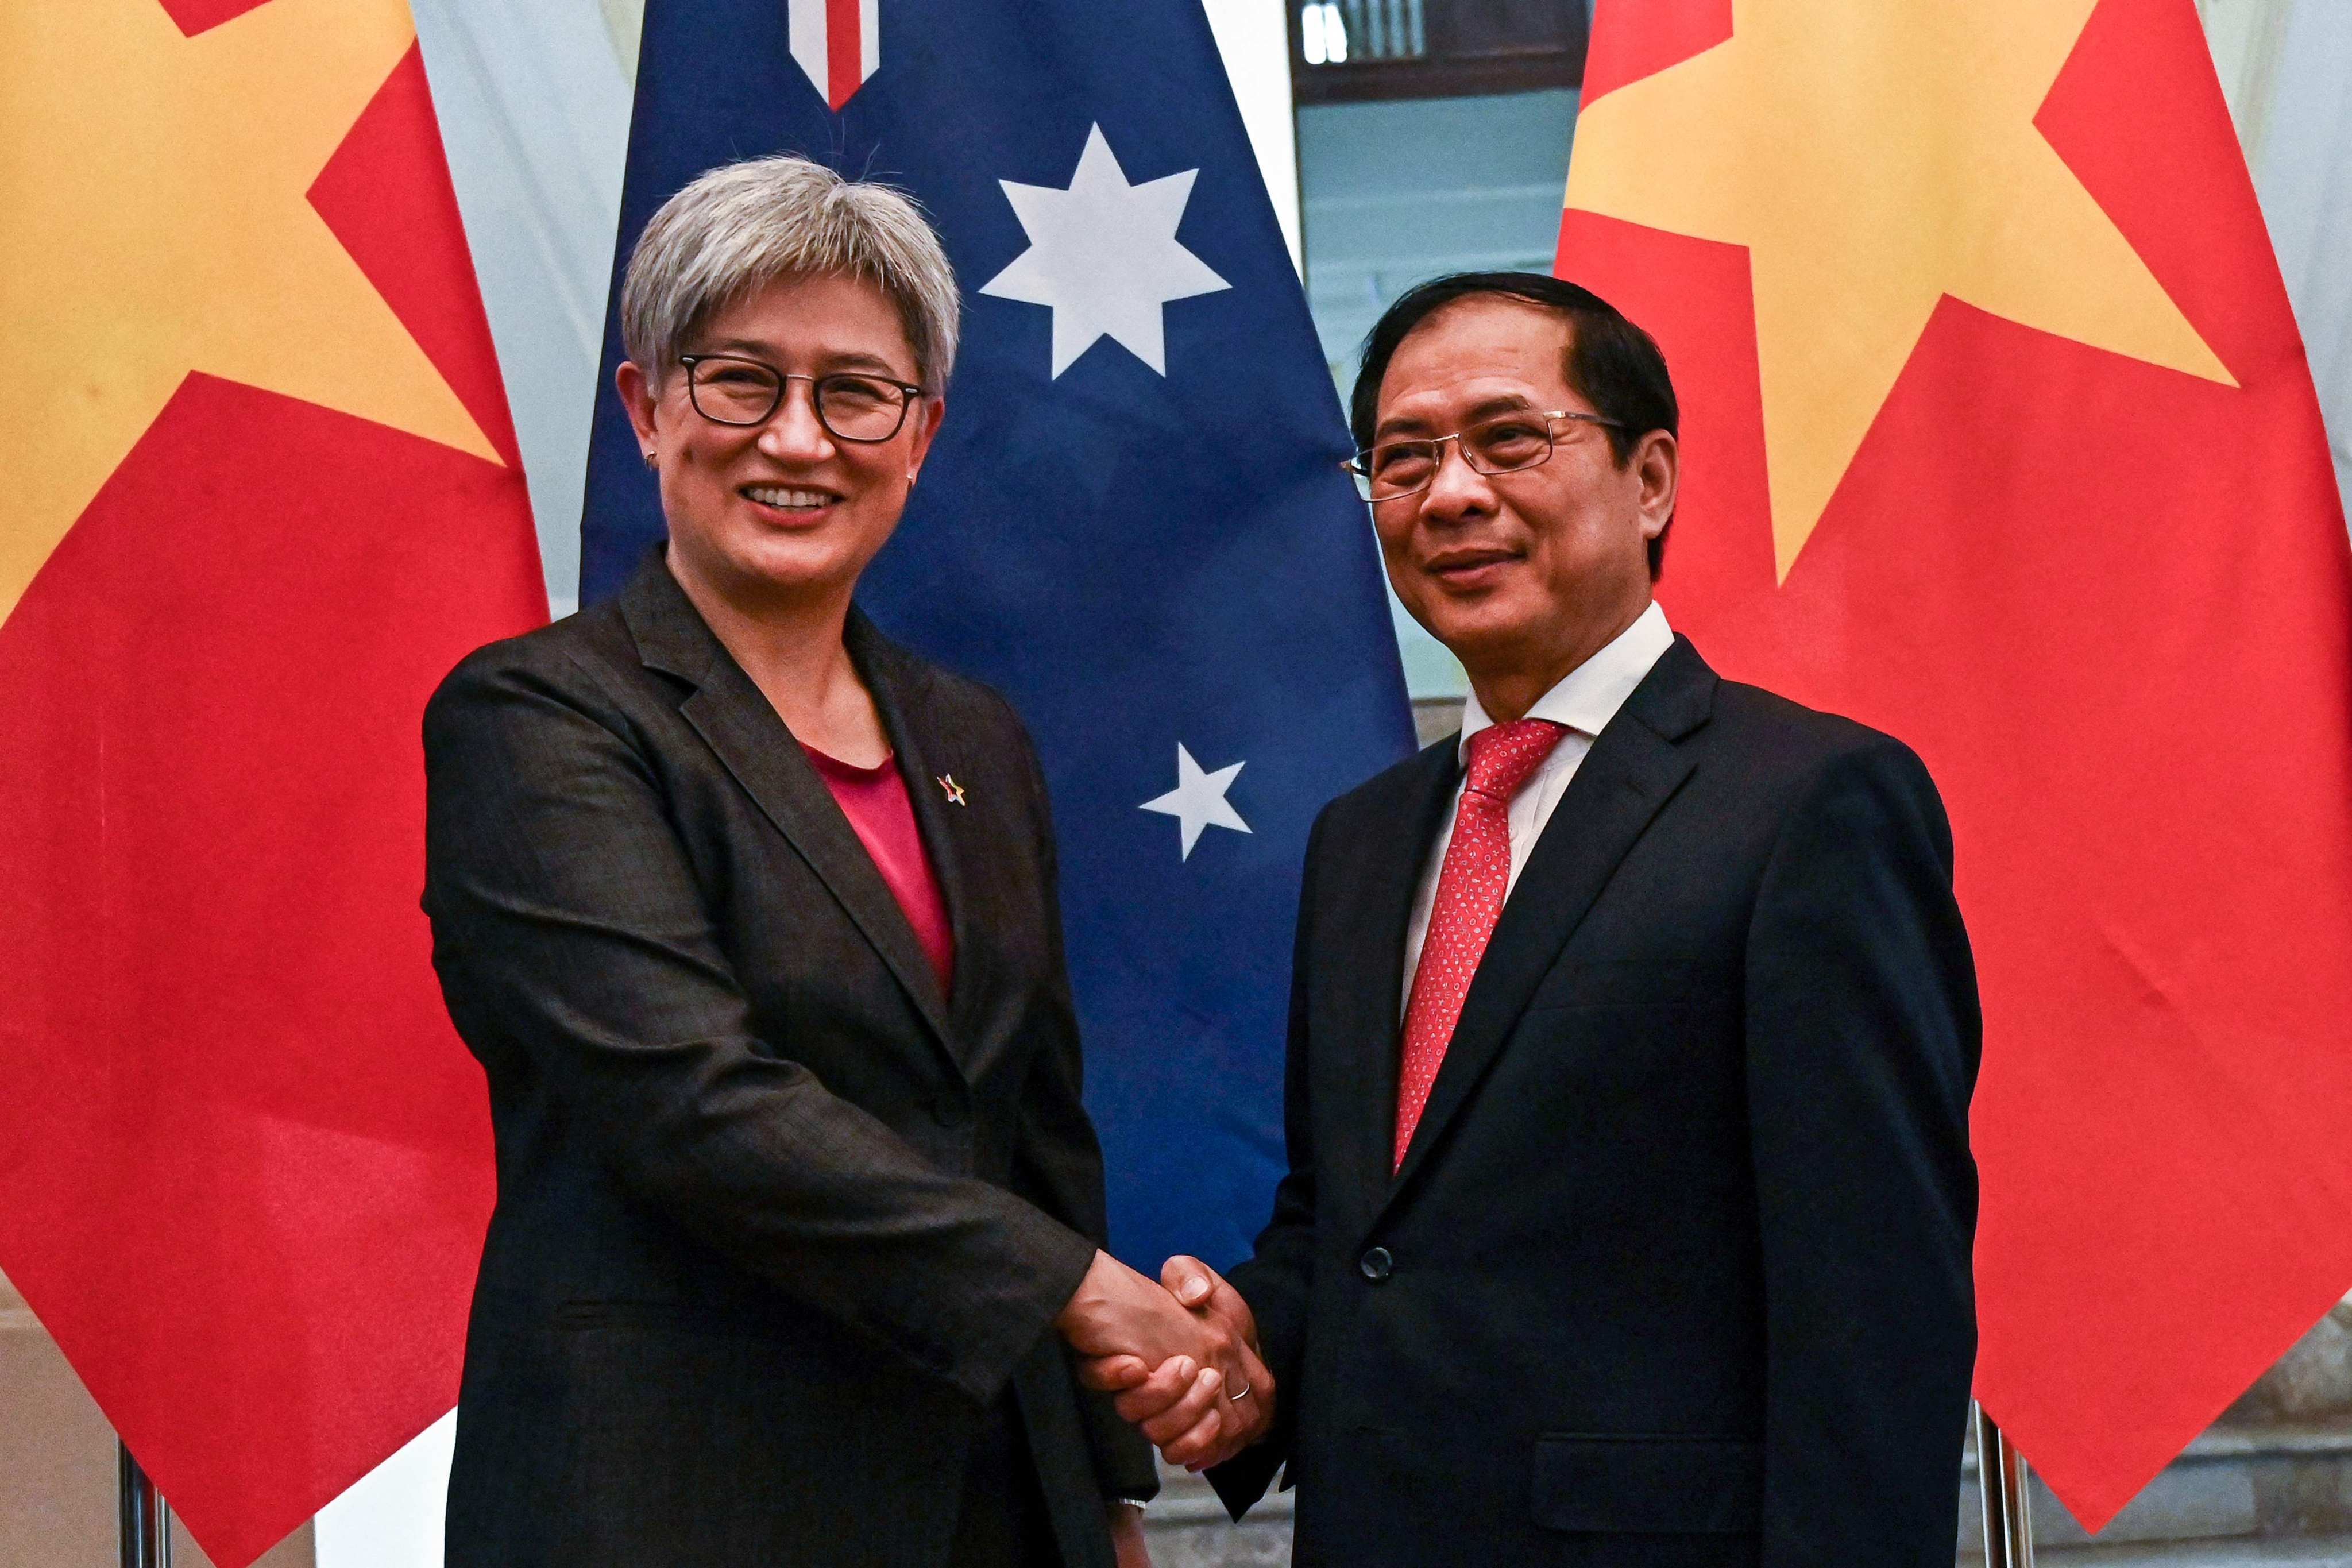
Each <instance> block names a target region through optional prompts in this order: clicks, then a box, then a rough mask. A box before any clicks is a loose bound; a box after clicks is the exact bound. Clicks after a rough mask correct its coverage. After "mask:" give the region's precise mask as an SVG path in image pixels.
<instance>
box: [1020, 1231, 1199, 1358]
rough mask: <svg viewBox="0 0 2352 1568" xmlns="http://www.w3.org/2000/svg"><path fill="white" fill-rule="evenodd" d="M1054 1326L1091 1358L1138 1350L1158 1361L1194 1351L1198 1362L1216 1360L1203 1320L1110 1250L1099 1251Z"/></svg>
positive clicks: (1137, 1354)
mask: <svg viewBox="0 0 2352 1568" xmlns="http://www.w3.org/2000/svg"><path fill="white" fill-rule="evenodd" d="M1054 1327H1055V1328H1056V1329H1058V1330H1059V1331H1061V1334H1062V1337H1063V1338H1064V1339H1066V1340H1067V1341H1069V1342H1070V1346H1071V1348H1072V1349H1074V1350H1076V1352H1078V1354H1080V1355H1081V1356H1084V1357H1086V1358H1087V1359H1088V1360H1097V1359H1100V1358H1102V1357H1105V1356H1133V1357H1135V1358H1136V1359H1137V1360H1139V1361H1140V1362H1141V1363H1143V1364H1144V1365H1146V1366H1154V1367H1156V1366H1164V1365H1166V1364H1167V1363H1170V1362H1171V1361H1173V1360H1175V1359H1176V1358H1177V1357H1179V1356H1190V1357H1191V1358H1192V1361H1193V1362H1194V1363H1195V1364H1197V1365H1201V1366H1207V1365H1210V1364H1212V1356H1211V1352H1212V1350H1213V1338H1212V1335H1211V1333H1210V1331H1209V1330H1208V1328H1207V1326H1206V1325H1205V1323H1204V1322H1203V1321H1202V1319H1200V1318H1198V1317H1195V1316H1194V1315H1193V1314H1192V1313H1191V1312H1188V1311H1186V1310H1184V1309H1183V1307H1181V1306H1180V1305H1179V1304H1178V1303H1177V1300H1176V1298H1175V1297H1173V1296H1171V1295H1170V1294H1169V1293H1168V1292H1167V1291H1166V1290H1165V1289H1161V1288H1160V1286H1158V1285H1155V1284H1153V1283H1152V1282H1151V1281H1150V1280H1149V1279H1145V1278H1144V1277H1143V1276H1142V1275H1140V1274H1138V1273H1137V1272H1136V1271H1135V1270H1134V1269H1132V1268H1129V1267H1128V1266H1127V1265H1126V1264H1124V1263H1121V1262H1120V1261H1119V1260H1118V1258H1113V1257H1112V1256H1111V1255H1110V1254H1109V1253H1108V1252H1099V1251H1098V1252H1097V1253H1096V1254H1095V1260H1094V1262H1093V1263H1092V1264H1090V1265H1089V1266H1088V1267H1087V1273H1086V1278H1085V1279H1081V1280H1079V1281H1078V1288H1077V1289H1076V1291H1075V1292H1073V1293H1072V1294H1071V1297H1070V1300H1069V1302H1068V1304H1067V1305H1066V1306H1065V1307H1064V1308H1063V1309H1062V1310H1061V1311H1060V1312H1059V1313H1058V1314H1057V1315H1056V1316H1055V1319H1054Z"/></svg>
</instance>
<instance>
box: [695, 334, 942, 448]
mask: <svg viewBox="0 0 2352 1568" xmlns="http://www.w3.org/2000/svg"><path fill="white" fill-rule="evenodd" d="M714 361H715V362H719V363H725V364H748V365H751V366H752V367H753V368H754V369H758V370H764V371H766V372H767V373H768V374H770V375H772V376H774V377H775V378H776V395H775V397H774V398H773V400H772V401H771V402H770V403H769V405H768V406H767V410H766V411H765V412H764V413H762V414H761V416H759V417H758V418H757V419H723V418H721V417H719V416H718V415H716V414H713V413H711V412H710V410H709V409H708V408H705V407H704V406H702V399H701V398H699V397H697V396H696V395H695V382H694V367H695V366H697V365H698V364H708V363H712V362H714ZM677 363H679V364H681V365H683V366H685V367H686V400H687V402H688V403H689V404H691V405H693V407H694V411H695V412H696V413H697V414H698V415H700V416H702V417H703V418H705V419H708V420H709V421H710V422H711V423H712V424H713V425H725V426H730V428H733V429H737V430H748V429H751V428H752V427H753V426H760V425H765V424H766V423H767V422H768V421H769V420H771V419H773V418H774V417H775V416H776V410H777V409H779V408H782V406H783V405H784V390H785V388H786V387H788V386H789V385H791V384H792V383H793V382H795V381H805V382H807V383H808V384H809V405H810V406H811V407H813V408H814V410H815V411H816V422H817V423H818V424H819V425H822V426H824V433H825V434H826V435H828V436H830V437H833V438H834V439H835V440H836V441H847V442H849V443H850V444H851V445H852V446H857V447H878V446H880V445H881V444H882V443H883V442H885V441H890V440H895V439H897V438H898V432H899V431H901V430H904V429H905V428H906V427H907V411H908V409H910V408H912V407H913V406H914V405H915V401H916V399H918V398H919V397H920V396H922V395H923V389H922V388H921V387H919V386H918V385H916V384H914V383H912V382H908V381H900V380H898V378H897V377H895V376H887V375H877V374H874V373H873V372H872V371H868V370H842V371H834V372H831V373H830V374H824V375H804V374H801V373H800V372H798V371H782V370H778V369H777V368H776V367H775V366H774V365H772V364H770V363H768V362H767V361H766V360H761V359H753V358H751V356H750V355H749V354H680V355H678V356H677ZM834 381H860V382H865V383H866V384H869V385H881V386H887V387H893V388H895V389H896V390H897V391H898V423H897V424H896V425H893V426H890V433H889V434H888V435H887V436H845V435H844V434H842V432H840V431H838V430H836V429H835V428H834V427H833V421H832V420H830V419H827V418H826V417H825V416H824V388H825V384H826V383H827V382H834Z"/></svg>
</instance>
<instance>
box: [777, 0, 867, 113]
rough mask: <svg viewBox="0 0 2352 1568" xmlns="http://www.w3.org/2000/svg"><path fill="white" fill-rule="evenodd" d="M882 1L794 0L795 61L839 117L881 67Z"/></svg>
mask: <svg viewBox="0 0 2352 1568" xmlns="http://www.w3.org/2000/svg"><path fill="white" fill-rule="evenodd" d="M880 8H881V0H791V16H790V21H791V24H792V48H793V59H794V60H795V61H796V62H798V63H799V65H800V68H801V69H802V70H803V71H805V72H807V73H808V79H809V80H810V81H811V82H813V83H814V84H815V86H816V89H817V91H819V92H821V93H823V94H824V101H825V107H827V108H828V109H831V110H833V111H834V112H835V113H836V114H838V113H840V112H841V106H842V105H843V104H845V103H847V102H848V101H849V100H850V97H851V95H852V94H854V93H856V90H857V89H859V88H860V87H863V86H864V85H865V84H866V78H867V77H870V76H872V75H873V74H874V68H876V67H877V66H878V65H880V64H881V63H882V23H881V18H880V16H878V15H877V13H878V12H879V10H880Z"/></svg>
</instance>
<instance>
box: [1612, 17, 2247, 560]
mask: <svg viewBox="0 0 2352 1568" xmlns="http://www.w3.org/2000/svg"><path fill="white" fill-rule="evenodd" d="M2095 5H2096V0H1984V3H1982V4H1977V5H1953V4H1950V3H1949V0H1733V5H1732V16H1733V32H1732V37H1730V38H1729V39H1728V40H1727V41H1726V42H1724V43H1722V44H1719V45H1717V46H1716V47H1713V48H1710V49H1706V50H1705V51H1703V52H1701V53H1699V54H1697V55H1695V56H1693V57H1692V58H1690V59H1688V60H1685V61H1684V62H1682V63H1681V64H1679V65H1676V66H1673V67H1670V68H1667V69H1665V70H1663V71H1660V72H1658V73H1657V74H1655V75H1654V76H1650V77H1647V78H1644V79H1641V80H1638V81H1635V82H1633V83H1631V84H1629V85H1627V86H1624V87H1622V88H1619V89H1616V90H1614V91H1612V92H1610V93H1607V94H1605V95H1603V96H1601V97H1600V98H1598V99H1596V100H1593V102H1592V103H1591V105H1590V106H1588V107H1587V108H1586V109H1585V110H1584V111H1583V113H1582V114H1581V115H1580V118H1579V119H1578V121H1577V126H1576V144H1575V149H1574V153H1573V156H1572V159H1571V161H1570V168H1569V179H1568V205H1569V206H1570V208H1574V209H1579V210H1581V211H1586V212H1591V213H1596V214H1599V215H1601V216H1605V217H1612V218H1618V219H1622V220H1624V221H1626V222H1630V223H1637V224H1642V225H1643V226H1648V227H1651V228H1656V229H1664V230H1667V231H1669V232H1672V233H1676V234H1683V235H1689V236H1692V237H1696V238H1701V239H1709V240H1717V241H1720V242H1723V243H1727V244H1733V245H1740V246H1745V247H1747V249H1748V265H1749V270H1750V276H1751V279H1752V281H1753V287H1754V291H1755V310H1756V357H1757V366H1758V370H1759V376H1760V379H1761V382H1762V387H1761V391H1762V394H1763V405H1764V446H1765V458H1766V470H1767V479H1768V482H1769V489H1770V496H1771V508H1772V540H1773V555H1774V560H1775V563H1776V565H1777V568H1778V571H1779V574H1780V577H1781V579H1782V580H1784V581H1785V580H1786V578H1787V577H1788V574H1789V571H1790V567H1791V566H1793V565H1794V564H1795V563H1796V560H1797V556H1798V554H1799V552H1801V551H1802V550H1803V549H1804V547H1805V542H1806V541H1807V540H1808V539H1809V538H1810V537H1811V534H1812V531H1813V528H1814V526H1815V524H1817V523H1818V522H1819V521H1821V518H1822V512H1823V511H1825V510H1827V509H1828V507H1829V504H1830V500H1831V498H1832V496H1833V495H1834V494H1835V493H1836V490H1837V488H1838V485H1839V483H1840V481H1841V480H1843V478H1844V476H1845V472H1846V469H1847V468H1848V466H1849V465H1851V464H1852V463H1853V458H1854V455H1855V453H1856V452H1858V451H1859V450H1860V449H1861V447H1862V443H1863V438H1864V437H1865V436H1866V435H1867V434H1868V433H1869V430H1870V426H1871V425H1872V424H1873V422H1874V420H1875V419H1876V418H1877V416H1878V411H1879V409H1880V408H1881V407H1882V406H1883V405H1885V402H1886V399H1887V396H1888V395H1889V394H1890V393H1891V392H1892V391H1893V390H1894V388H1895V381H1896V379H1897V377H1899V376H1900V375H1901V374H1902V371H1903V367H1904V365H1905V364H1906V362H1907V361H1908V360H1909V359H1910V357H1911V351H1912V349H1913V348H1914V347H1915V346H1916V344H1917V342H1918V341H1919V338H1920V335H1921V333H1922V332H1924V331H1926V330H1927V321H1928V318H1929V316H1930V315H1931V314H1932V313H1933V312H1934V310H1935V309H1936V306H1937V303H1938V302H1939V301H1940V300H1942V299H1943V298H1944V296H1946V295H1950V296H1951V297H1952V298H1954V299H1956V300H1961V301H1962V302H1964V303H1966V304H1969V305H1973V306H1975V307H1976V308H1978V309H1979V310H1985V311H1988V312H1990V313H1991V314H1993V315H1996V316H2000V317H2002V318H2004V319H2005V320H2008V321H2014V322H2017V323H2018V324H2019V325H2021V326H2026V327H2032V328H2036V329H2039V330H2040V331H2045V332H2051V333H2054V334H2056V335H2057V336H2060V337H2064V338H2071V339H2074V340H2075V341H2077V342H2084V343H2087V344H2089V345H2091V346H2092V347H2095V348H2100V349H2105V350H2108V351H2110V352H2112V353H2119V354H2126V355H2129V356H2131V357H2132V358H2135V359H2139V360H2144V361H2147V363H2152V364H2157V365H2162V366H2167V367H2168V368H2171V369H2174V370H2178V371H2180V372H2182V373H2184V374H2189V375H2194V376H2201V377H2203V378H2205V379H2207V380H2210V381H2215V382H2220V383H2222V384H2227V385H2232V386H2234V385H2235V384H2236V382H2235V381H2234V380H2233V379H2232V378H2231V374H2230V372H2229V370H2228V368H2227V367H2225V366H2224V365H2223V364H2222V363H2221V360H2220V359H2219V358H2218V357H2216V356H2215V354H2214V353H2213V352H2212V350H2211V349H2210V348H2209V347H2207V346H2206V343H2205V342H2204V340H2203V338H2202V337H2200V335H2199V333H2198V331H2197V329H2196V328H2195V327H2194V326H2192V325H2190V324H2189V321H2188V319H2187V318H2186V317H2185V316H2183V315H2182V314H2181V312H2180V310H2179V307H2178V306H2177V305H2175V304H2174V303H2173V301H2172V300H2171V298H2170V297H2169V296H2168V295H2167V294H2166V292H2165V290H2164V287H2163V285H2161V284H2160V283H2158V281H2157V279H2156V278H2155V276H2154V275H2153V274H2152V273H2151V272H2149V270H2148V268H2147V264H2146V263H2145V262H2143V261H2142V260H2141V259H2140V258H2139V256H2138V254H2137V252H2136V251H2134V250H2133V248H2132V247H2131V244H2130V242H2129V241H2128V240H2126V238H2125V237H2123V235H2122V234H2121V233H2120V232H2119V231H2118V230H2117V229H2116V226H2115V224H2114V223H2113V221H2111V220H2110V219H2109V218H2108V216H2107V215H2106V214H2105V211H2103V210H2102V209H2101V208H2100V206H2099V205H2098V203H2097V202H2096V201H2095V199H2094V198H2093V197H2092V195H2091V194H2090V193H2089V192H2088V191H2086V190H2085V189H2084V187H2083V184H2082V183H2081V182H2080V181H2079V180H2077V179H2076V178H2075V177H2074V173H2073V172H2072V171H2071V170H2069V169H2068V168H2067V167H2066V165H2065V163H2063V161H2062V160H2061V159H2060V158H2059V156H2058V154H2057V153H2055V152H2053V150H2052V148H2051V146H2050V144H2049V142H2046V141H2045V140H2043V138H2042V133H2041V132H2040V131H2039V130H2037V129H2036V128H2035V125H2034V116H2035V114H2036V113H2037V112H2038V111H2039V110H2040V109H2041V106H2042V100H2044V99H2045V98H2047V97H2048V96H2049V93H2050V89H2051V87H2052V85H2053V83H2054V82H2055V81H2056V80H2057V79H2058V74H2059V72H2060V70H2061V69H2062V68H2063V67H2064V66H2065V64H2066V60H2067V57H2068V56H2069V55H2070V54H2071V53H2072V52H2073V50H2074V45H2075V42H2076V40H2077V39H2079V38H2080V37H2082V34H2083V29H2084V26H2086V25H2087V24H2088V23H2089V20H2090V16H2091V13H2092V11H2093V9H2094V8H2095ZM1984 395H1985V396H1986V397H1987V398H1989V399H1995V400H1998V399H2000V397H2001V396H2002V395H2003V389H2002V387H2001V386H2000V384H1999V383H1998V382H1997V381H1989V382H1988V383H1987V384H1986V386H1985V391H1984Z"/></svg>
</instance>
